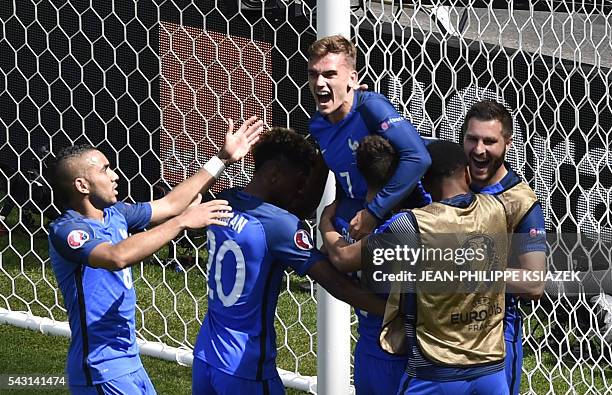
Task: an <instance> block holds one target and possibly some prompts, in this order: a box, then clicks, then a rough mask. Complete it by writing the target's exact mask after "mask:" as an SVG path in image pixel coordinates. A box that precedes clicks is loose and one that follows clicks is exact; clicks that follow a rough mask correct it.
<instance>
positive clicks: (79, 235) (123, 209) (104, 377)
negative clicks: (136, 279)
mask: <svg viewBox="0 0 612 395" xmlns="http://www.w3.org/2000/svg"><path fill="white" fill-rule="evenodd" d="M150 220H151V205H150V204H148V203H143V204H133V205H130V204H125V203H121V202H119V203H116V204H115V205H113V206H111V207H108V208H106V209H104V221H103V222H100V221H98V220H94V219H89V218H85V217H83V216H82V215H81V214H79V213H77V212H76V211H73V210H67V211H66V212H64V213H63V214H62V215H61V216H60V217H59V218H58V219H56V220H55V221H54V222H53V223H51V225H50V226H49V257H50V260H51V266H52V268H53V273H54V274H55V277H56V279H57V282H58V284H59V288H60V290H61V291H62V295H63V296H64V304H65V306H66V310H67V311H68V321H69V324H70V331H71V338H70V346H69V348H68V360H67V363H66V373H67V374H68V382H69V383H70V384H71V385H93V384H99V383H103V382H106V381H109V380H112V379H114V378H117V377H119V376H122V375H125V374H128V373H131V372H134V371H136V370H138V369H140V367H141V366H142V363H141V362H140V357H139V355H138V345H137V344H136V330H135V327H136V321H135V309H136V294H135V292H134V288H133V286H132V272H131V269H130V268H126V269H123V270H119V271H110V270H106V269H102V268H94V267H91V266H89V265H88V259H89V254H90V253H91V251H92V250H93V249H94V248H95V247H96V246H97V245H99V244H100V243H114V244H116V243H119V242H121V241H122V240H124V239H126V238H127V237H128V232H130V231H132V230H141V229H143V228H144V227H145V226H147V225H148V224H149V222H150Z"/></svg>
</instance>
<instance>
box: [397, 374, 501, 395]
mask: <svg viewBox="0 0 612 395" xmlns="http://www.w3.org/2000/svg"><path fill="white" fill-rule="evenodd" d="M397 394H398V395H408V394H410V395H508V385H507V384H506V374H505V372H504V371H503V370H501V371H499V372H496V373H491V374H487V375H485V376H481V377H477V378H475V379H470V380H457V381H429V380H421V379H418V378H416V377H410V376H408V374H407V373H406V374H404V377H402V382H401V383H400V390H399V392H398V393H397Z"/></svg>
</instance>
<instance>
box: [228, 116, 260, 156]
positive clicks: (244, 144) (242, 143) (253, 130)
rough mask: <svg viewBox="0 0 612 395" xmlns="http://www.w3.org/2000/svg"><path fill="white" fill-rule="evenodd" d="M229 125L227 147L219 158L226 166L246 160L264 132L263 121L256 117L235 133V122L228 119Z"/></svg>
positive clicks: (247, 121) (248, 120)
mask: <svg viewBox="0 0 612 395" xmlns="http://www.w3.org/2000/svg"><path fill="white" fill-rule="evenodd" d="M228 123H229V126H228V128H227V134H226V135H225V145H224V146H223V149H222V150H221V152H219V155H218V156H219V159H221V160H223V161H224V162H225V164H226V165H231V164H232V163H234V162H237V161H239V160H240V159H242V158H244V156H245V155H246V154H247V153H248V152H249V150H250V149H251V147H252V146H253V144H255V143H256V142H257V140H259V134H260V133H261V132H262V131H263V121H261V120H257V117H256V116H252V117H251V118H249V119H247V120H246V121H245V122H244V123H243V124H242V126H240V128H239V129H238V130H236V131H235V132H234V121H233V120H231V119H228Z"/></svg>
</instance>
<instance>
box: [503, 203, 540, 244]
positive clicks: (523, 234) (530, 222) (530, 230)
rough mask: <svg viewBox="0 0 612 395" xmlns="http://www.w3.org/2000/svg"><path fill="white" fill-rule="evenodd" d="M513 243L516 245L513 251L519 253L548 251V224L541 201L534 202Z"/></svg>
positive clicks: (519, 226) (517, 230)
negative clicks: (545, 220) (546, 223)
mask: <svg viewBox="0 0 612 395" xmlns="http://www.w3.org/2000/svg"><path fill="white" fill-rule="evenodd" d="M512 245H513V246H514V247H513V250H514V251H513V253H515V254H517V255H521V254H526V253H528V252H534V251H544V252H547V251H548V248H547V245H546V225H545V222H544V214H543V213H542V207H541V206H540V203H536V204H534V205H533V207H532V208H531V210H530V211H529V212H528V213H527V214H525V216H524V217H523V219H522V220H521V222H520V223H519V224H518V226H517V227H516V230H515V235H514V240H513V243H512Z"/></svg>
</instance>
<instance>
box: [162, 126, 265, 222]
mask: <svg viewBox="0 0 612 395" xmlns="http://www.w3.org/2000/svg"><path fill="white" fill-rule="evenodd" d="M228 122H229V126H228V131H227V134H226V135H225V144H224V146H223V148H222V149H221V151H219V154H217V155H216V156H213V157H212V158H211V159H210V160H209V161H208V162H206V164H205V165H204V167H203V168H202V170H200V171H198V172H197V173H196V174H194V175H193V176H191V177H189V178H188V179H186V180H185V181H183V182H181V183H180V184H178V185H177V186H176V187H174V189H172V191H170V192H169V193H168V194H167V195H166V196H164V197H163V198H161V199H158V200H154V201H152V202H151V222H152V223H153V224H156V223H161V222H163V221H165V220H167V219H168V218H171V217H173V216H175V215H178V214H180V213H182V212H183V211H184V210H185V209H186V208H187V206H188V205H189V204H190V203H192V202H193V201H194V199H196V197H197V195H198V193H201V192H205V191H207V190H208V188H210V187H211V186H212V184H213V183H214V182H215V181H216V180H217V179H218V178H219V176H221V173H222V172H223V170H225V168H226V167H227V166H229V165H231V164H232V163H234V162H237V161H239V160H240V159H242V158H243V157H244V156H245V155H246V154H247V153H248V152H249V150H250V149H251V146H252V145H253V144H255V143H256V142H257V140H258V139H259V135H260V133H261V131H262V125H263V122H262V121H258V120H257V117H254V116H253V117H251V118H249V119H247V120H246V121H245V122H244V123H243V124H242V126H241V127H240V128H239V129H238V130H237V131H235V132H234V122H233V121H232V120H231V119H230V120H229V121H228Z"/></svg>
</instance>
